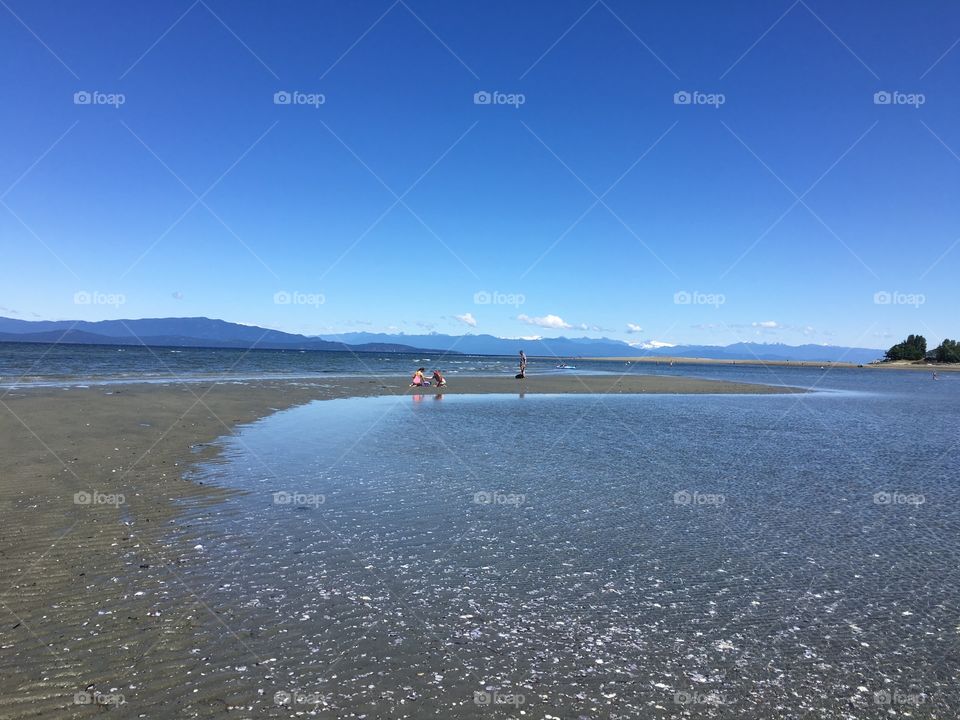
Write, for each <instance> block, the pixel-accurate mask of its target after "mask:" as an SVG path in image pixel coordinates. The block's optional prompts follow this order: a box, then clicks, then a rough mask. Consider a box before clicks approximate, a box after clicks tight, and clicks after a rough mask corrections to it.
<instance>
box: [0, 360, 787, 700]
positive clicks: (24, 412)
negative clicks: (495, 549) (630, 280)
mask: <svg viewBox="0 0 960 720" xmlns="http://www.w3.org/2000/svg"><path fill="white" fill-rule="evenodd" d="M444 391H445V392H446V393H449V394H454V393H514V394H516V393H518V392H521V391H522V392H526V393H671V394H687V393H761V394H764V393H782V392H797V391H796V390H792V389H789V388H787V389H784V388H774V387H768V386H761V385H744V384H736V383H722V382H713V381H707V380H698V379H689V378H662V377H643V376H631V377H629V378H618V377H616V376H608V377H598V376H593V377H562V376H560V377H556V376H555V377H532V378H528V379H527V380H525V381H518V380H515V379H513V378H512V377H505V378H494V377H489V378H482V377H475V378H465V377H463V378H461V377H455V378H453V379H452V380H451V385H450V386H449V387H448V388H445V389H444ZM423 392H424V393H426V394H434V393H436V389H435V388H426V389H425V390H424V391H423ZM414 393H415V390H414V389H412V388H409V387H408V382H407V380H406V378H393V379H388V380H382V379H377V380H371V379H360V378H357V379H327V380H325V381H324V382H302V381H298V382H292V381H289V382H287V381H262V382H253V383H202V382H198V383H181V384H155V385H150V384H131V385H98V386H91V387H83V388H71V389H63V388H34V389H17V390H11V391H9V392H8V393H7V394H6V395H4V396H3V397H2V399H0V517H2V520H3V523H2V529H0V577H2V578H3V585H2V587H0V614H2V615H4V618H3V628H4V632H3V636H2V637H3V641H2V646H0V677H2V678H3V680H2V688H0V689H2V693H0V717H4V718H7V717H27V716H44V715H46V716H50V714H51V713H55V714H57V715H58V716H61V717H66V716H73V715H76V716H84V715H86V714H88V713H89V712H90V708H86V707H83V706H82V705H77V704H75V696H76V695H77V694H78V693H80V695H79V700H80V701H81V702H83V701H84V700H85V699H90V700H92V701H93V703H94V704H96V703H97V701H98V700H99V701H100V702H102V703H108V704H109V703H110V702H111V699H116V697H117V696H118V694H124V693H126V694H127V695H130V694H131V693H136V694H138V695H139V696H140V697H141V699H142V697H143V696H145V695H149V696H150V697H157V696H160V695H163V694H165V693H169V694H170V696H171V697H176V695H177V683H178V681H179V680H178V678H182V677H183V676H184V674H187V673H190V672H191V667H192V666H193V665H194V664H195V662H196V657H195V655H196V653H194V654H191V652H190V650H191V647H190V642H191V627H192V626H193V624H194V623H197V622H201V621H206V620H207V619H208V618H204V617H203V616H204V615H205V614H206V611H205V609H204V598H203V594H202V593H201V592H199V590H193V589H191V588H189V587H187V586H186V585H185V584H183V583H181V582H180V581H179V580H178V571H177V568H178V567H180V566H182V565H183V564H185V563H190V562H192V561H193V559H194V557H195V555H196V552H195V550H194V549H192V548H193V546H192V545H191V544H190V539H189V537H186V538H181V539H180V541H179V542H178V541H174V540H172V539H171V533H170V522H171V521H172V520H173V519H174V518H176V517H177V516H178V514H179V513H180V512H181V509H182V508H183V507H185V506H187V505H193V506H196V505H197V504H205V503H217V502H218V501H219V500H220V499H222V498H223V497H224V495H225V493H226V492H227V491H225V490H222V489H219V488H216V487H209V486H206V485H202V484H199V483H196V482H193V481H191V480H189V479H186V478H185V477H184V473H185V471H187V470H188V469H189V468H190V467H191V464H192V463H195V462H197V461H210V460H212V459H215V458H216V453H217V448H216V447H215V446H212V445H211V444H210V443H212V442H213V441H215V440H216V439H217V438H218V437H221V436H223V435H227V434H229V433H231V432H232V431H233V430H234V428H235V427H236V426H238V425H242V424H245V423H250V422H253V421H255V420H257V419H258V418H261V417H264V416H266V415H269V414H271V413H273V412H275V411H278V410H283V409H285V408H289V407H292V406H296V405H300V404H303V403H306V402H309V401H311V400H315V399H329V398H342V397H360V396H372V395H401V394H409V395H412V394H414ZM158 595H159V596H161V597H162V598H163V599H164V603H165V604H166V606H167V607H169V609H170V612H169V613H168V612H165V611H162V610H161V611H157V610H156V609H155V604H156V597H157V596H158ZM147 598H153V601H152V602H153V604H152V605H151V604H150V602H148V600H147ZM151 608H154V609H153V610H151ZM184 608H187V609H189V612H187V613H186V614H185V615H184V613H183V612H182V610H183V609H184ZM175 611H176V612H175ZM168 616H169V619H168ZM160 667H162V668H163V670H162V672H160V671H159V670H157V671H153V672H151V671H150V668H160ZM144 673H146V675H147V680H146V685H148V687H144V686H141V687H140V688H139V689H137V688H136V687H134V689H133V690H131V686H136V685H137V684H138V682H141V681H140V680H139V678H141V677H142V676H143V674H144ZM203 687H204V688H206V692H207V693H208V695H207V696H205V697H199V698H198V697H194V698H192V701H193V703H194V704H199V705H200V706H202V707H207V708H209V711H210V714H217V713H219V712H222V711H224V709H226V708H231V707H234V705H235V703H237V702H240V700H239V697H240V696H241V695H242V692H241V690H239V689H234V690H233V691H231V690H230V689H229V688H226V687H224V686H222V684H221V683H218V682H217V680H216V678H209V682H207V683H206V684H205V685H204V686H203ZM231 692H235V693H237V697H233V695H232V694H231ZM98 693H102V695H98Z"/></svg>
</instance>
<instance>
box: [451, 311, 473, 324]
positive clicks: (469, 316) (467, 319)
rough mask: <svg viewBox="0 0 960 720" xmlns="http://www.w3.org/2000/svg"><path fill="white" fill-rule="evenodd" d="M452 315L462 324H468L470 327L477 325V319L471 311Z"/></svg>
mask: <svg viewBox="0 0 960 720" xmlns="http://www.w3.org/2000/svg"><path fill="white" fill-rule="evenodd" d="M454 317H455V318H456V319H457V320H459V321H460V322H462V323H463V324H464V325H469V326H470V327H476V326H477V319H476V318H475V317H474V316H473V313H464V314H463V315H454Z"/></svg>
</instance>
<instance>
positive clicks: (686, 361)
mask: <svg viewBox="0 0 960 720" xmlns="http://www.w3.org/2000/svg"><path fill="white" fill-rule="evenodd" d="M577 359H578V360H588V361H590V362H616V363H630V364H636V363H643V364H646V365H650V364H653V365H757V366H772V367H803V368H862V369H874V370H875V369H880V370H883V369H886V370H937V371H940V370H945V371H948V372H955V371H958V370H960V363H936V364H935V363H930V364H928V363H925V362H922V361H918V362H914V361H910V360H894V361H892V362H876V363H862V364H860V363H848V362H818V361H816V360H758V359H751V360H739V359H738V360H727V359H717V358H690V357H661V356H644V357H630V356H624V357H582V358H577Z"/></svg>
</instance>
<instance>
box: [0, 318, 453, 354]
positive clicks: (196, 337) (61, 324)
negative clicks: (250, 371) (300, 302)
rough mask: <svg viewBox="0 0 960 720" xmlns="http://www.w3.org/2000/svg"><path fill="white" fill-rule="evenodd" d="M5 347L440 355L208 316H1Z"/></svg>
mask: <svg viewBox="0 0 960 720" xmlns="http://www.w3.org/2000/svg"><path fill="white" fill-rule="evenodd" d="M0 342H35V343H61V344H73V345H81V344H82V345H149V346H152V347H213V348H238V349H247V348H260V349H264V350H327V351H352V352H398V353H400V352H413V353H420V352H431V353H438V352H441V351H440V350H439V349H437V348H435V347H431V348H419V347H414V346H412V345H407V344H405V343H402V342H401V343H394V342H387V341H384V342H379V341H371V342H361V343H354V344H348V343H345V342H341V341H337V340H322V339H320V338H316V337H307V336H306V335H294V334H291V333H285V332H280V331H279V330H269V329H267V328H261V327H256V326H253V325H239V324H237V323H231V322H226V321H224V320H211V319H210V318H203V317H201V318H145V319H142V320H101V321H99V322H84V321H79V320H78V321H73V320H51V321H47V320H43V321H27V320H15V319H13V318H5V317H0Z"/></svg>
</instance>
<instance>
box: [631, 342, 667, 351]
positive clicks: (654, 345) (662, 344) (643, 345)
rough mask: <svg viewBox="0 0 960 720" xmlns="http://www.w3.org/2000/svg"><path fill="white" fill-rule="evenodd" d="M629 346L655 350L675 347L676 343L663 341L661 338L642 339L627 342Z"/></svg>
mask: <svg viewBox="0 0 960 720" xmlns="http://www.w3.org/2000/svg"><path fill="white" fill-rule="evenodd" d="M629 345H630V347H638V348H643V349H644V350H656V349H658V348H667V347H676V346H677V345H676V343H668V342H663V341H662V340H644V341H642V342H633V343H629Z"/></svg>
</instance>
